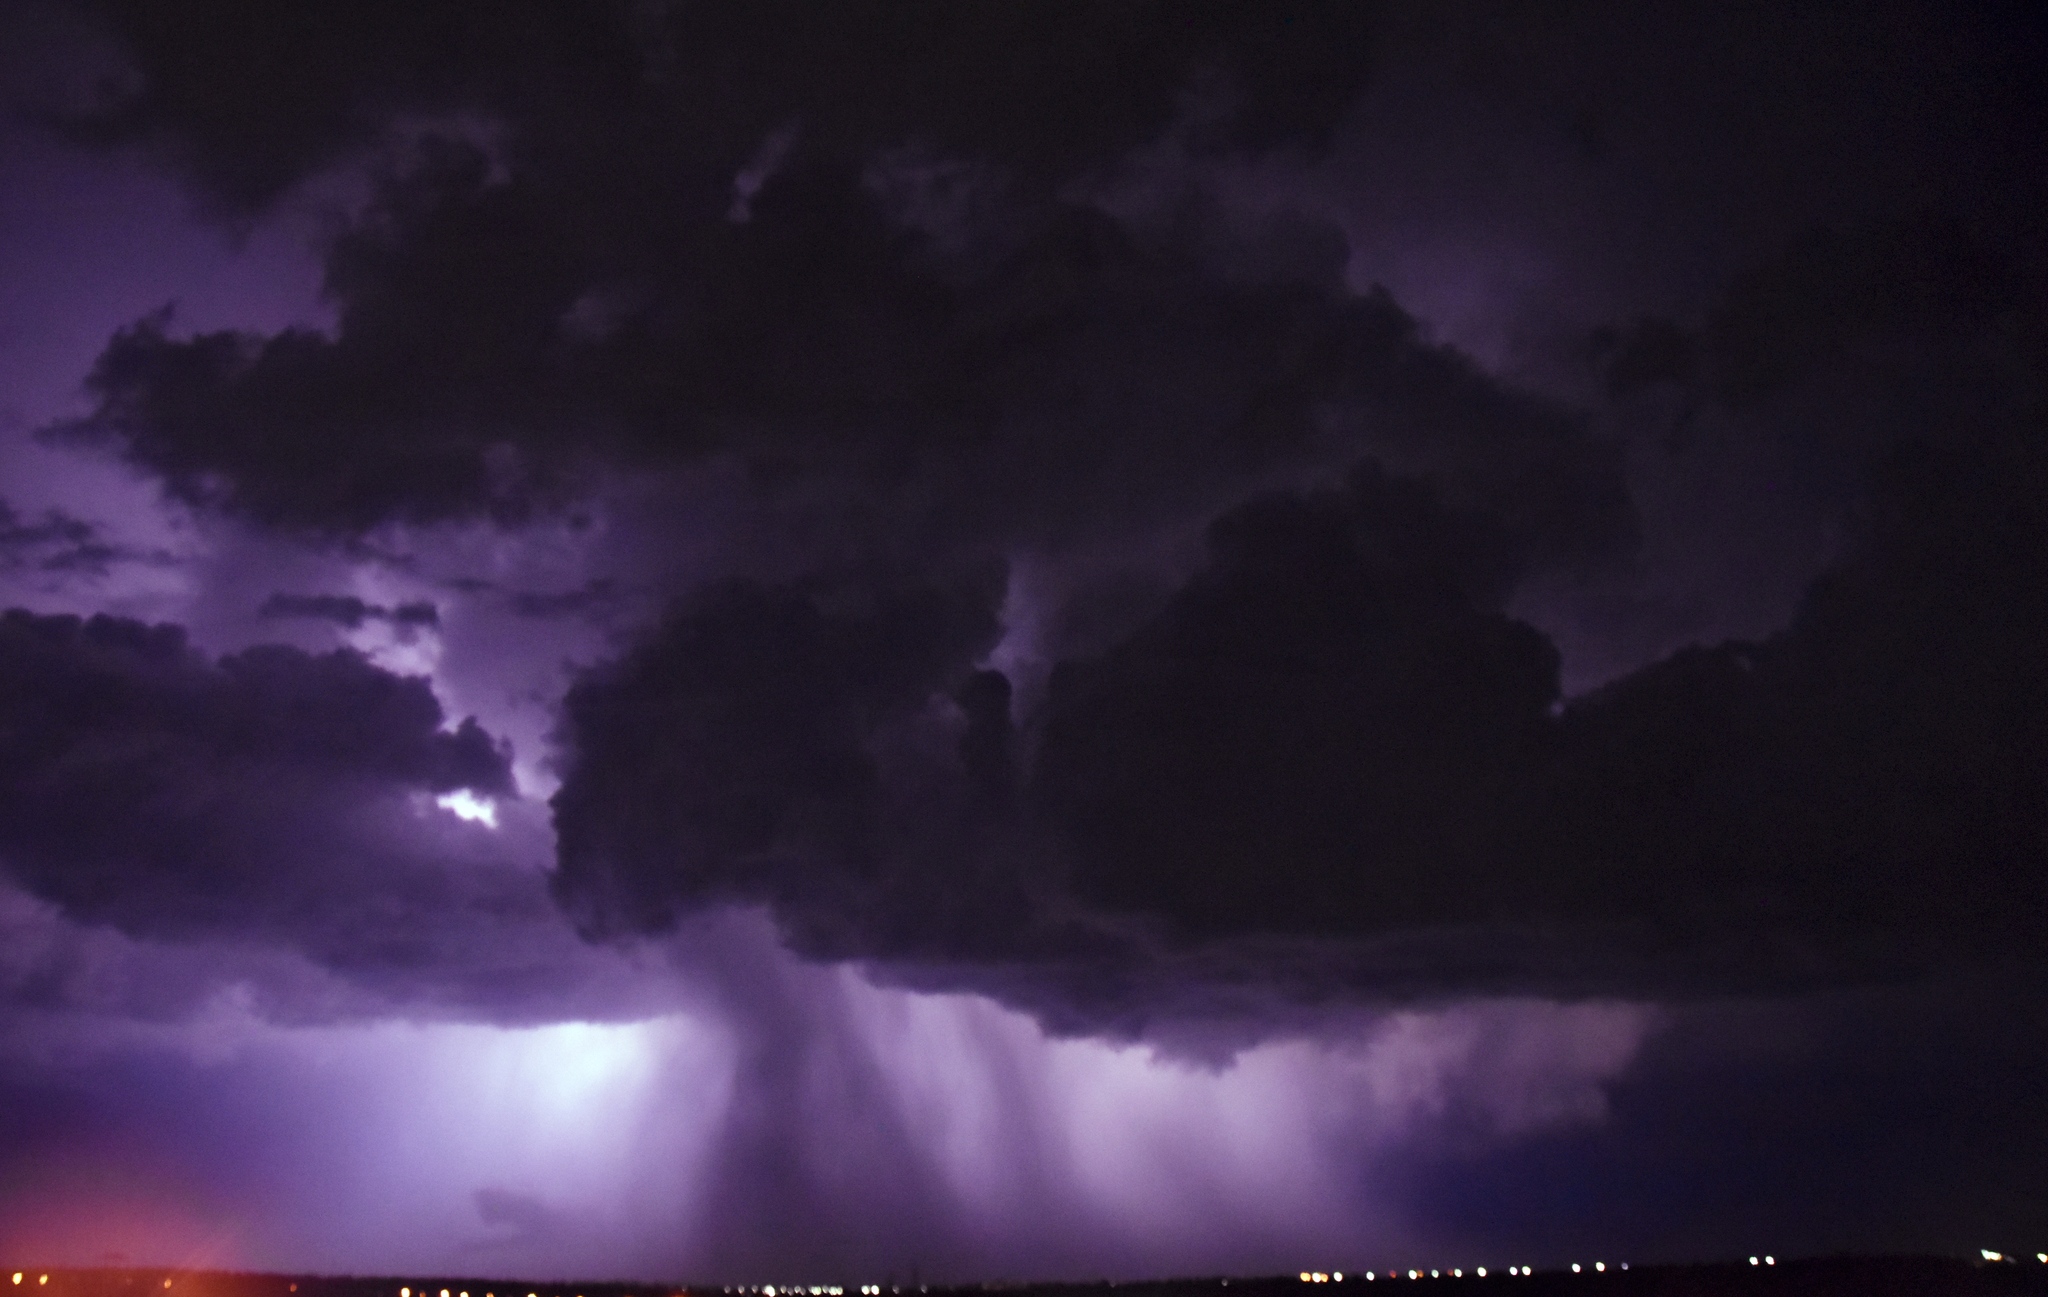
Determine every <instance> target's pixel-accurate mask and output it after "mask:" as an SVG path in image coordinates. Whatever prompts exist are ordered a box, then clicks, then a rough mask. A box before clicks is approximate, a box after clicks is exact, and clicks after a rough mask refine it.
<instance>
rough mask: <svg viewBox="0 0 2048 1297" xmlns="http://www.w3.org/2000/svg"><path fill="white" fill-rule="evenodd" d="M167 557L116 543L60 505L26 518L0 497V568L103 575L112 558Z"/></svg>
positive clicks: (149, 559)
mask: <svg viewBox="0 0 2048 1297" xmlns="http://www.w3.org/2000/svg"><path fill="white" fill-rule="evenodd" d="M168 561H170V560H168V559H167V558H166V557H165V556H164V555H161V554H150V553H147V552H144V551H141V550H137V549H135V548H134V547H132V546H127V545H119V544H115V543H114V542H112V541H110V540H108V539H107V538H106V536H105V534H104V533H103V532H102V531H101V529H100V528H99V527H96V526H94V525H93V524H92V523H90V522H87V521H85V520H84V519H83V518H76V517H73V516H72V515H71V514H69V513H66V512H65V511H64V510H62V509H50V510H46V511H45V512H44V513H43V516H42V517H41V518H40V519H34V520H31V519H28V518H24V517H22V516H21V514H20V513H18V512H16V510H15V509H14V507H13V506H12V505H10V504H9V503H8V502H7V501H6V500H0V572H18V571H36V572H44V573H52V574H59V575H63V574H77V575H83V576H105V575H106V574H107V573H108V572H109V571H110V570H111V569H112V568H113V566H114V565H115V564H117V563H124V562H155V563H165V562H168Z"/></svg>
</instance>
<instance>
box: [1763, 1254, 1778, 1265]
mask: <svg viewBox="0 0 2048 1297" xmlns="http://www.w3.org/2000/svg"><path fill="white" fill-rule="evenodd" d="M1764 1264H1765V1265H1776V1264H1778V1258H1776V1257H1774V1256H1767V1257H1765V1258H1764Z"/></svg>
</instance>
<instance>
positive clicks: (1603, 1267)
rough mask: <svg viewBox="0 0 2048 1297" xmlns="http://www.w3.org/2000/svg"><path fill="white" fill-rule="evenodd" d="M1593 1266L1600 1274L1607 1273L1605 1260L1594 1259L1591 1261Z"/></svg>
mask: <svg viewBox="0 0 2048 1297" xmlns="http://www.w3.org/2000/svg"><path fill="white" fill-rule="evenodd" d="M1593 1268H1594V1269H1595V1270H1598V1271H1599V1272H1600V1273H1601V1274H1606V1273H1607V1263H1606V1262H1605V1261H1595V1262H1594V1263H1593Z"/></svg>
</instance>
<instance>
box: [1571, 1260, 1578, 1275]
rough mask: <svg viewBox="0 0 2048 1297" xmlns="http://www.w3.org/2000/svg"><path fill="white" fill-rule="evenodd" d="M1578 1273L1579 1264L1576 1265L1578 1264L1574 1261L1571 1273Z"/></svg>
mask: <svg viewBox="0 0 2048 1297" xmlns="http://www.w3.org/2000/svg"><path fill="white" fill-rule="evenodd" d="M1578 1272H1579V1263H1578V1262H1576V1261H1574V1262H1572V1273H1573V1274H1577V1273H1578Z"/></svg>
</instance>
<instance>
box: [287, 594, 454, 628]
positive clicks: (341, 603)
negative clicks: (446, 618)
mask: <svg viewBox="0 0 2048 1297" xmlns="http://www.w3.org/2000/svg"><path fill="white" fill-rule="evenodd" d="M256 615H257V616H259V617H308V618H313V619H316V620H319V621H331V622H333V623H335V624H336V625H338V626H344V627H347V628H348V629H349V630H354V629H356V628H357V627H359V626H361V625H362V624H363V623H364V622H366V621H384V622H390V623H391V624H392V625H394V626H401V627H419V626H438V625H439V624H440V622H441V611H440V609H438V608H436V607H435V606H434V605H433V604H431V603H427V602H425V601H421V602H418V603H402V604H399V605H398V606H396V607H394V608H386V607H384V606H382V605H381V604H373V603H365V602H363V601H362V600H361V599H358V598H357V597H356V596H354V595H342V594H304V595H301V594H284V593H278V594H273V595H271V596H270V597H269V598H268V599H265V600H264V601H263V606H262V607H260V608H258V609H257V610H256Z"/></svg>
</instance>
